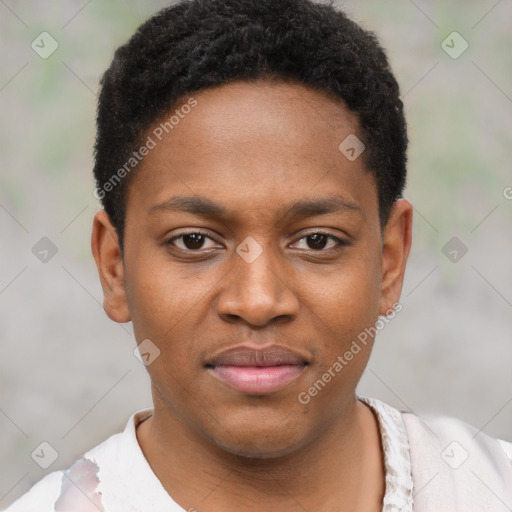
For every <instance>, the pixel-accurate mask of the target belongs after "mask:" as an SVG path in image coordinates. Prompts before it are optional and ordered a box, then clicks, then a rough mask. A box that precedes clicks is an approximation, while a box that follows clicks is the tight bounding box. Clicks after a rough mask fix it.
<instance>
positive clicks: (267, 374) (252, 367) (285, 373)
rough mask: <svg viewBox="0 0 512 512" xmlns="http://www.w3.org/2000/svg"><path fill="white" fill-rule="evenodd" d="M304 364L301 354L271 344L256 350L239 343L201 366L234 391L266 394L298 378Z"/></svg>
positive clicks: (304, 359) (305, 365)
mask: <svg viewBox="0 0 512 512" xmlns="http://www.w3.org/2000/svg"><path fill="white" fill-rule="evenodd" d="M308 365H309V361H308V360H307V359H306V358H304V357H303V356H301V355H299V354H297V353H295V352H293V351H291V350H288V349H285V348H284V347H280V346H277V345H272V346H269V347H266V348H260V349H252V348H250V347H247V346H242V347H237V348H234V349H231V350H228V351H225V352H222V353H221V354H219V355H218V356H216V357H214V358H213V359H211V360H210V361H208V363H207V364H206V365H205V368H206V369H207V370H208V371H209V372H210V373H211V374H212V375H213V376H214V377H215V378H217V379H220V380H221V381H223V382H224V383H226V384H228V385H229V386H230V387H231V388H233V389H235V390H236V391H239V392H241V393H247V394H266V393H273V392H276V391H279V390H281V389H283V388H284V387H286V386H287V385H289V384H290V383H292V382H293V381H295V380H296V379H298V378H299V377H300V376H301V375H302V373H303V372H304V370H305V369H306V367H307V366H308Z"/></svg>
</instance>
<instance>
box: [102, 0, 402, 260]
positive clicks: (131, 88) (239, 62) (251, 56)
mask: <svg viewBox="0 0 512 512" xmlns="http://www.w3.org/2000/svg"><path fill="white" fill-rule="evenodd" d="M261 79H269V80H276V79H278V80H279V79H281V80H283V81H287V82H290V81H291V82H295V83H299V84H302V85H305V86H308V87H309V88H312V89H315V90H318V91H322V92H324V93H327V94H329V95H330V96H334V97H335V98H337V99H340V100H341V101H342V102H344V104H345V106H346V107H348V109H349V110H350V111H351V112H353V113H354V114H355V115H356V116H357V119H358V121H359V124H360V130H361V136H362V137H363V138H364V143H365V145H366V151H365V153H364V158H365V160H364V161H365V164H366V168H367V169H368V170H369V171H371V172H372V173H373V174H374V177H375V179H376V183H377V190H378V201H379V218H380V224H381V228H383V227H384V226H385V225H386V223H387V221H388V219H389V215H390V213H391V209H392V207H393V204H394V202H395V201H396V200H397V199H398V198H399V197H401V194H402V192H403V189H404V187H405V182H406V161H407V156H406V153H407V144H408V138H407V127H406V121H405V115H404V111H403V104H402V101H401V100H400V93H399V86H398V83H397V81H396V79H395V77H394V75H393V73H392V71H391V68H390V65H389V62H388V59H387V56H386V54H385V51H384V49H383V48H382V47H381V45H380V43H379V41H378V39H377V37H376V35H375V34H374V33H373V32H371V31H368V30H365V29H363V28H362V27H361V26H359V25H358V24H356V23H355V22H353V21H352V20H350V19H349V18H348V17H347V16H346V15H345V14H344V13H343V12H342V11H340V10H338V9H337V8H335V7H333V6H332V4H323V3H316V2H315V1H313V0H182V1H180V2H179V3H177V4H175V5H171V6H169V7H166V8H164V9H162V10H161V11H159V12H158V13H156V14H155V15H154V16H153V17H151V18H150V19H149V20H147V21H146V22H144V23H143V24H142V25H141V26H140V27H139V28H138V29H137V31H136V32H135V34H134V35H133V36H132V37H131V38H130V39H129V41H128V42H127V43H126V44H124V45H123V46H121V47H119V48H118V49H117V50H116V52H115V55H114V58H113V60H112V63H111V65H110V67H109V69H108V70H107V71H106V72H105V74H104V75H103V77H102V79H101V82H100V95H99V100H98V111H97V136H96V143H95V165H94V176H95V179H96V187H97V188H96V191H95V195H96V197H98V198H99V199H101V202H102V205H103V207H104V209H105V211H106V212H107V214H108V215H109V218H110V219H111V222H112V224H113V225H114V227H115V228H116V231H117V233H118V236H119V240H120V246H121V251H122V250H123V232H124V221H125V214H126V196H127V193H126V192H127V190H128V186H129V183H130V180H131V179H132V178H133V176H134V174H135V172H131V173H128V172H126V170H125V172H122V176H123V179H119V180H117V181H116V182H115V183H114V182H113V180H112V177H114V176H115V175H116V172H118V171H122V166H123V164H125V163H126V162H127V161H128V160H129V159H130V158H133V152H134V151H135V150H136V149H137V148H138V147H140V146H141V144H142V139H143V137H144V135H145V134H146V132H147V130H148V129H149V128H150V127H151V126H152V125H153V124H154V123H155V122H156V121H157V120H160V119H161V118H162V116H164V115H165V114H167V113H169V112H170V111H171V109H172V108H173V106H175V105H176V104H177V102H178V101H179V100H180V99H182V98H184V97H186V96H187V95H190V94H191V93H193V92H196V91H199V90H201V89H206V88H211V87H215V86H220V85H222V84H227V83H231V82H235V81H255V80H261ZM125 168H126V165H125ZM119 176H120V173H119V172H118V175H117V176H116V177H119Z"/></svg>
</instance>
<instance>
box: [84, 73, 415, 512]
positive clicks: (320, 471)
mask: <svg viewBox="0 0 512 512" xmlns="http://www.w3.org/2000/svg"><path fill="white" fill-rule="evenodd" d="M194 98H195V99H196V100H197V102H198V104H197V106H196V107H195V108H194V109H192V111H191V112H190V113H189V114H188V115H187V116H186V117H185V118H184V119H183V120H181V121H180V124H179V125H178V126H176V128H175V129H174V130H173V131H172V132H171V133H170V134H169V135H168V136H167V137H165V138H164V139H163V140H162V141H161V142H159V144H158V145H157V146H156V147H155V148H154V149H153V150H151V151H150V153H149V154H148V155H147V156H146V157H145V159H144V160H143V162H142V166H141V167H140V168H139V169H138V171H137V174H136V175H135V176H134V178H133V181H132V182H131V184H130V187H129V193H128V198H127V215H126V223H125V226H126V227H125V249H124V258H123V256H122V255H121V252H120V249H119V244H118V237H117V233H116V231H115V229H114V227H113V226H112V224H111V223H110V221H109V218H108V216H107V214H106V213H105V212H104V211H99V212H98V213H97V214H96V217H95V220H94V225H93V233H92V250H93V254H94V257H95V260H96V263H97V266H98V271H99V275H100V279H101V284H102V287H103V291H104V308H105V311H106V313H107V314H108V316H109V317H110V318H111V319H112V320H114V321H116V322H127V321H130V320H131V321H132V322H133V327H134V332H135V336H136V339H137V343H140V342H142V341H143V340H144V339H147V338H149V339H150V340H152V342H153V343H154V344H155V345H157V346H158V347H159V349H160V351H161V352H160V356H159V357H158V358H157V359H156V360H155V361H154V362H153V363H152V364H151V365H149V366H148V367H147V369H148V371H149V374H150V377H151V381H152V393H153V400H154V415H153V416H152V417H151V418H149V419H147V420H146V421H145V422H143V423H142V424H141V425H140V426H139V427H138V429H137V437H138V440H139V444H140V445H141V448H142V450H143V452H144V454H145V456H146V458H147V460H148V462H149V463H150V465H151V467H152V469H153V471H154V472H155V474H156V476H157V477H158V478H159V479H160V481H161V482H162V485H163V486H164V488H165V489H166V490H167V491H168V492H169V494H170V495H171V496H172V497H173V499H174V500H175V501H176V502H177V503H178V504H179V505H180V506H182V507H183V508H184V509H186V510H187V509H190V508H192V507H193V508H195V509H196V510H198V511H202V510H208V511H209V512H217V511H224V512H225V511H235V510H236V511H237V512H244V511H254V510H266V511H278V510H279V511H283V510H284V511H296V510H297V511H299V510H300V511H303V510H317V511H333V510H336V511H342V512H343V511H351V512H354V511H356V512H357V511H380V510H381V508H382V499H383V496H384V490H385V487H384V478H385V474H384V468H383V455H382V448H381V443H380V435H379V429H378V423H377V421H376V419H375V417H374V415H373V413H372V412H371V410H370V409H369V408H368V407H367V406H366V405H364V404H363V403H362V402H359V401H358V400H357V399H356V394H355V390H356V386H357V383H358V382H359V380H360V378H361V375H362V373H363V371H364V368H365V366H366V364H367V362H368V358H369V356H370V352H371V347H372V344H373V340H371V342H370V343H368V345H367V346H366V347H363V349H362V350H361V352H360V353H358V354H357V355H356V356H354V358H353V359H352V360H351V361H350V362H349V364H347V365H346V366H345V367H344V368H343V370H342V371H341V372H339V373H337V374H336V377H334V378H332V380H331V382H329V383H328V384H327V385H326V386H325V387H324V388H323V389H322V390H321V392H319V393H318V394H317V395H316V396H315V397H313V398H311V401H310V402H309V403H308V404H303V403H300V402H299V400H298V395H299V393H301V392H304V391H307V390H308V389H309V388H310V387H311V386H312V385H313V383H314V382H315V381H317V380H318V379H320V378H321V377H322V374H323V373H324V372H325V371H327V369H328V368H330V367H332V365H333V363H334V362H335V361H336V360H337V357H338V356H340V355H343V354H344V353H345V352H346V350H348V348H349V347H350V344H351V343H352V341H353V340H354V339H356V338H357V336H358V334H359V333H361V332H362V331H364V329H365V328H368V327H370V326H373V325H374V324H375V322H376V321H377V319H378V315H379V314H386V313H389V311H390V308H391V307H392V306H393V304H395V303H397V302H398V300H399V297H400V293H401V289H402V284H403V278H404V272H405V266H406V261H407V257H408V255H409V251H410V246H411V227H412V206H411V204H410V203H409V202H408V201H407V200H405V199H400V200H398V201H397V202H396V203H395V205H394V208H393V211H392V215H391V217H390V219H389V221H388V223H387V225H386V227H385V229H384V232H383V234H382V235H381V229H380V224H379V214H378V199H377V188H376V182H375V178H374V176H373V174H372V173H371V172H369V171H368V170H367V169H366V168H365V162H364V157H363V156H361V157H359V158H357V159H356V160H355V161H349V160H348V159H347V158H346V157H345V156H344V155H343V154H342V153H341V152H340V151H339V149H338V146H339V144H340V143H341V142H342V141H343V140H344V139H345V138H346V137H347V136H348V135H350V134H356V135H359V134H360V129H359V124H358V121H357V118H356V117H355V116H354V115H353V114H351V113H350V112H349V111H348V110H347V108H346V107H345V106H344V104H343V103H342V102H341V101H340V100H339V99H336V98H332V97H330V96H328V95H326V94H324V93H322V92H319V91H314V90H311V89H309V88H306V87H304V86H302V85H298V84H293V83H284V82H272V83H271V82H267V81H260V82H256V83H244V82H237V83H234V84H230V85H223V86H221V87H217V88H214V89H208V90H204V91H200V92H198V93H196V94H194ZM186 101H187V99H185V101H183V103H185V102H186ZM158 124H159V122H157V123H155V126H158ZM148 133H151V130H149V131H148ZM359 137H360V138H362V136H360V135H359ZM363 155H364V153H363ZM174 195H184V196H192V195H194V196H201V197H203V198H208V199H210V200H212V201H215V202H216V203H219V204H221V205H222V206H223V207H224V208H225V209H226V210H227V213H226V214H225V215H224V216H222V217H221V218H203V217H200V216H198V215H195V214H192V213H189V212H183V211H170V210H165V209H160V210H157V211H156V212H153V213H150V212H149V210H150V209H151V208H152V207H154V206H155V205H157V204H159V203H162V202H163V201H165V200H167V199H168V198H170V197H171V196H174ZM334 195H338V196H340V195H341V196H343V197H344V198H345V200H347V201H350V202H351V203H354V204H355V205H356V206H357V209H350V208H346V209H344V210H342V211H338V212H334V213H328V214H316V215H313V216H306V217H300V218H289V217H286V216H285V215H283V213H282V210H283V208H284V209H286V208H287V207H290V206H291V205H293V204H294V203H296V202H298V201H301V200H304V199H320V198H328V197H332V196H334ZM198 229H199V230H200V231H201V232H203V233H204V234H206V235H207V237H206V238H205V239H204V240H203V243H202V245H201V241H199V242H197V241H196V242H195V243H194V241H192V242H191V241H190V239H184V238H181V239H178V240H174V242H172V243H169V242H168V241H169V239H171V238H172V237H173V236H177V235H183V234H185V233H189V234H190V233H194V232H197V230H198ZM312 232H313V233H314V232H321V233H325V234H326V235H328V236H335V237H339V238H341V239H343V240H345V241H346V242H347V243H346V245H343V246H339V248H338V249H336V247H337V242H336V241H335V240H334V239H331V238H321V240H320V242H318V240H317V239H311V236H310V235H311V234H312ZM308 235H309V236H308ZM247 237H252V238H254V239H255V240H256V241H257V242H258V244H260V246H261V248H262V251H263V252H262V253H261V255H260V256H259V257H258V258H257V259H256V260H255V261H253V262H252V263H247V262H246V261H245V260H244V259H242V258H241V257H240V256H239V254H238V253H237V252H236V248H237V246H239V245H240V244H241V243H242V242H243V241H244V240H245V239H246V238H247ZM186 240H187V245H185V242H186ZM315 242H316V244H315ZM173 244H174V245H173ZM194 251H195V252H194ZM243 343H245V344H250V345H251V346H253V347H262V346H264V345H268V344H270V343H276V344H279V345H282V346H284V347H287V348H289V349H291V350H294V351H295V352H297V353H299V354H301V355H304V356H305V357H306V358H307V359H308V360H309V362H310V364H309V366H308V367H307V368H306V369H305V370H304V371H303V372H302V374H301V376H300V377H299V378H298V379H297V380H295V381H293V382H291V383H290V384H289V385H287V386H286V387H285V388H283V389H281V390H279V391H277V392H274V393H270V394H267V395H248V394H244V393H240V392H237V391H235V390H233V389H232V388H230V387H228V386H227V385H226V384H225V383H223V382H221V381H219V380H218V379H215V378H214V377H212V376H211V373H210V372H208V371H207V370H206V369H205V367H204V364H205V361H206V360H208V358H211V357H212V356H213V355H216V354H218V353H219V352H220V351H221V350H223V349H227V348H233V347H236V346H239V345H241V344H243Z"/></svg>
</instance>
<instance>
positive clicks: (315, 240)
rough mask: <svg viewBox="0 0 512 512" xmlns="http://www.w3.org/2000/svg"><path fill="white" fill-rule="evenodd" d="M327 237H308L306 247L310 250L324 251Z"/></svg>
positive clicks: (319, 234)
mask: <svg viewBox="0 0 512 512" xmlns="http://www.w3.org/2000/svg"><path fill="white" fill-rule="evenodd" d="M328 238H329V237H328V236H327V235H322V234H321V233H315V234H314V235H309V236H307V237H306V239H307V240H308V245H309V247H310V248H311V249H315V250H316V249H324V248H325V246H326V245H327V240H328Z"/></svg>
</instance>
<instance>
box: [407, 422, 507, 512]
mask: <svg viewBox="0 0 512 512" xmlns="http://www.w3.org/2000/svg"><path fill="white" fill-rule="evenodd" d="M402 417H403V420H404V424H405V425H406V429H407V434H408V438H409V449H410V457H411V468H412V475H413V479H414V486H415V487H416V489H418V490H419V489H423V491H422V492H421V493H418V496H417V501H418V504H419V507H418V508H419V510H423V508H422V507H424V508H425V509H435V508H436V507H437V509H438V510H440V508H439V507H441V509H443V507H446V506H448V507H449V508H448V509H449V510H467V507H473V509H474V510H480V509H479V508H478V506H480V507H481V510H496V511H498V510H504V511H505V510H510V509H511V508H510V507H512V443H510V442H507V441H503V440H500V439H495V438H493V437H491V436H489V435H487V434H485V433H484V432H482V431H481V430H478V429H477V428H475V427H473V426H472V425H469V424H467V423H465V422H463V421H460V420H458V419H455V418H447V417H435V418H432V417H431V418H421V417H419V416H417V415H415V414H412V413H402ZM450 507H451V508H450ZM464 507H466V508H464ZM444 509H446V508H444ZM448 509H446V510H448Z"/></svg>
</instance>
